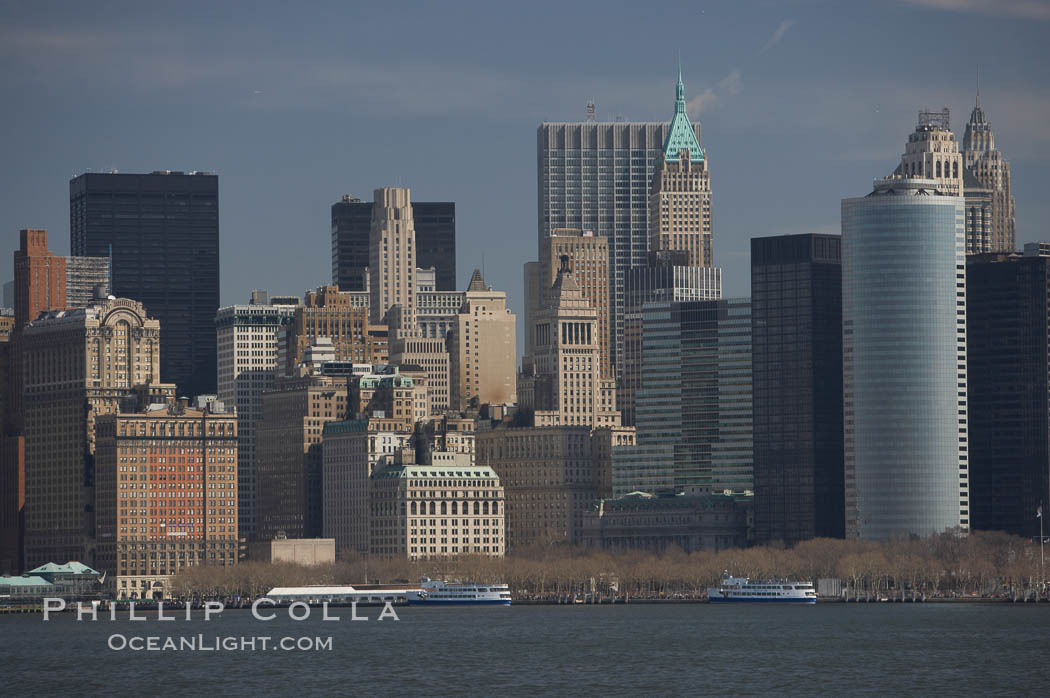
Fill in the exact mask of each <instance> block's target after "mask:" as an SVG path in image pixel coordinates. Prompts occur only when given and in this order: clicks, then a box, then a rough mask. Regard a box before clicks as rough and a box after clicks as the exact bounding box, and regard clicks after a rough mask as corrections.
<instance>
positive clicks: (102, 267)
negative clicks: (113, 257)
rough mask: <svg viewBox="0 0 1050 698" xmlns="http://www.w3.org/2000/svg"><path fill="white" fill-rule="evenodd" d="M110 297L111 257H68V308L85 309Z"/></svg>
mask: <svg viewBox="0 0 1050 698" xmlns="http://www.w3.org/2000/svg"><path fill="white" fill-rule="evenodd" d="M108 295H110V284H109V257H66V307H67V308H84V307H87V306H89V305H91V304H92V303H93V302H95V301H96V300H98V299H100V298H105V297H106V296H108Z"/></svg>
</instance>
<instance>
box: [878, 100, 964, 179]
mask: <svg viewBox="0 0 1050 698" xmlns="http://www.w3.org/2000/svg"><path fill="white" fill-rule="evenodd" d="M949 118H950V113H949V111H948V108H947V107H945V108H944V109H942V110H940V111H921V112H919V124H918V125H917V126H916V127H915V131H913V132H912V133H911V135H909V136H908V142H907V143H906V144H905V146H904V154H903V155H902V156H901V164H900V165H898V166H897V169H896V170H895V171H894V172H893V174H894V175H897V176H899V177H916V178H919V179H922V178H925V179H933V180H936V181H937V188H938V190H940V191H942V192H945V193H947V194H950V195H951V196H962V192H963V166H962V155H960V154H959V142H958V141H956V140H955V134H954V133H952V132H951V130H950V124H949Z"/></svg>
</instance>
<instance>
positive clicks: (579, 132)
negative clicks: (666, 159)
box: [536, 121, 700, 376]
mask: <svg viewBox="0 0 1050 698" xmlns="http://www.w3.org/2000/svg"><path fill="white" fill-rule="evenodd" d="M692 127H693V131H694V133H695V135H696V138H697V140H699V139H700V124H699V123H695V124H693V126H692ZM670 130H671V126H670V124H669V123H666V122H654V123H627V122H614V123H601V122H593V121H589V122H580V123H547V122H545V123H542V124H540V126H539V128H538V129H537V132H536V140H537V144H536V156H537V191H538V195H539V196H538V202H537V208H538V214H539V239H540V240H542V239H543V238H545V237H548V236H550V235H551V234H552V233H553V231H554V230H555V229H556V228H576V229H579V230H592V231H594V233H595V234H597V235H599V236H601V237H604V238H607V239H608V240H609V284H610V287H609V303H610V309H611V314H612V322H611V327H610V329H611V332H612V340H611V342H610V346H611V350H612V362H613V365H614V367H615V370H616V372H617V376H618V375H619V374H620V372H621V371H622V366H621V365H620V356H621V354H622V352H623V329H624V325H623V317H624V303H625V297H624V286H625V281H626V278H627V273H628V270H629V269H630V268H631V267H632V266H639V265H643V264H645V262H646V259H647V253H648V250H649V244H648V241H649V198H650V193H651V190H650V185H651V182H652V180H653V175H654V174H655V172H656V168H657V165H658V164H659V162H660V159H661V158H662V157H663V153H664V145H665V143H666V141H667V136H668V134H669V133H670Z"/></svg>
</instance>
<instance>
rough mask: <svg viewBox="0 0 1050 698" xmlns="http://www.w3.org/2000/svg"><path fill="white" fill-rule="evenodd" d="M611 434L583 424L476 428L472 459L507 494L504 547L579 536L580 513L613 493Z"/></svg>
mask: <svg viewBox="0 0 1050 698" xmlns="http://www.w3.org/2000/svg"><path fill="white" fill-rule="evenodd" d="M611 436H612V433H602V430H596V431H594V432H592V430H591V429H590V427H587V426H559V427H523V428H512V427H506V426H502V425H500V426H498V427H496V428H487V429H481V430H479V431H478V433H477V456H476V461H477V463H478V464H480V465H484V466H490V467H491V468H492V469H493V470H494V471H495V472H496V475H497V476H498V477H499V479H500V483H501V484H502V485H503V489H504V492H505V494H506V499H507V507H506V517H507V521H506V524H507V550H508V551H509V552H511V553H513V552H515V551H520V550H522V549H524V548H528V547H530V546H537V545H542V546H546V545H551V544H555V543H567V544H569V545H576V544H577V543H579V542H580V540H581V531H582V529H583V522H584V515H585V514H586V513H587V512H588V511H589V510H590V507H591V505H592V504H593V503H594V502H595V501H596V500H598V499H601V498H603V497H609V496H611V494H612V490H611V487H610V483H611V482H612V475H611V471H612V461H611V457H596V456H598V455H599V454H602V453H605V454H609V453H610V452H611V449H610V448H609V447H608V444H607V443H606V442H607V441H608V440H609V438H610V437H611Z"/></svg>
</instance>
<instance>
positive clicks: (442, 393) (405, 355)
mask: <svg viewBox="0 0 1050 698" xmlns="http://www.w3.org/2000/svg"><path fill="white" fill-rule="evenodd" d="M390 346H391V348H390V364H391V365H392V366H401V367H405V368H408V367H418V368H420V369H422V371H423V374H424V375H425V376H426V387H425V392H426V394H427V400H428V404H427V410H426V414H425V415H422V416H421V421H423V420H427V419H430V418H432V417H437V416H439V415H442V414H444V413H445V411H447V410H448V408H449V374H450V368H449V355H448V350H447V345H446V343H445V340H443V339H424V338H422V337H401V338H398V339H394V340H392V341H391V344H390Z"/></svg>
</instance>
